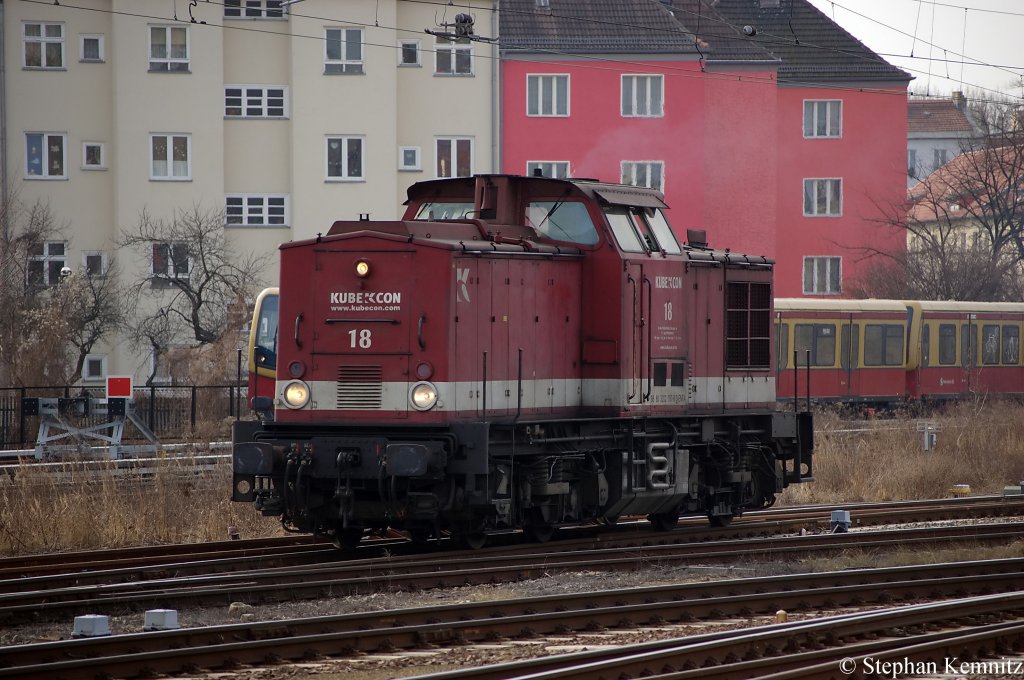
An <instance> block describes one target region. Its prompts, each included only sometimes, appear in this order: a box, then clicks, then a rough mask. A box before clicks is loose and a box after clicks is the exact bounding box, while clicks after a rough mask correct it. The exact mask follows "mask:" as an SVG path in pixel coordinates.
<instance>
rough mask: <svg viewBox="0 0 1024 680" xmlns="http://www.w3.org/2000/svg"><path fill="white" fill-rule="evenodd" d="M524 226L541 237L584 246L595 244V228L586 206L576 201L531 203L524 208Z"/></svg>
mask: <svg viewBox="0 0 1024 680" xmlns="http://www.w3.org/2000/svg"><path fill="white" fill-rule="evenodd" d="M526 225H527V226H529V227H533V228H534V229H536V230H537V233H538V234H540V235H541V236H546V237H547V238H549V239H552V240H555V241H568V242H569V243H578V244H580V245H584V246H592V245H594V244H596V243H597V241H598V236H597V228H596V227H595V226H594V221H593V220H591V219H590V213H589V212H587V206H585V205H584V204H583V203H580V202H578V201H531V202H530V203H529V205H527V206H526Z"/></svg>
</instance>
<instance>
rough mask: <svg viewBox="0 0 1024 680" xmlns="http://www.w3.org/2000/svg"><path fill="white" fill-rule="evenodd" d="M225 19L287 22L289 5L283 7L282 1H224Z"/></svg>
mask: <svg viewBox="0 0 1024 680" xmlns="http://www.w3.org/2000/svg"><path fill="white" fill-rule="evenodd" d="M272 13H273V16H271V14H272ZM224 18H225V19H233V20H237V19H248V20H250V21H259V20H263V21H287V20H288V5H284V6H283V7H282V5H281V0H224Z"/></svg>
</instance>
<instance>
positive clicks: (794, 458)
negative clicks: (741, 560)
mask: <svg viewBox="0 0 1024 680" xmlns="http://www.w3.org/2000/svg"><path fill="white" fill-rule="evenodd" d="M406 205H407V208H406V212H405V215H404V217H403V219H402V220H398V221H390V222H374V221H351V222H336V223H335V224H334V225H333V226H332V228H331V230H330V231H329V232H328V233H327V234H326V235H324V236H318V237H317V238H316V239H310V240H307V241H300V242H295V243H289V244H285V245H283V246H282V247H281V285H280V290H279V293H278V295H274V294H273V293H267V294H266V295H265V296H261V298H260V302H259V304H258V307H257V310H256V314H255V317H254V329H255V330H254V335H253V336H252V337H251V339H250V353H251V356H252V357H253V359H252V360H251V362H250V365H251V367H252V366H255V367H256V371H255V372H256V374H257V380H258V379H259V376H260V375H264V374H261V373H260V371H261V369H260V366H259V364H258V362H259V361H260V358H261V357H262V358H263V360H264V362H265V365H264V368H269V363H270V359H271V358H273V359H274V360H275V361H274V366H275V369H274V385H273V387H272V388H271V387H270V386H269V385H259V386H258V387H257V389H258V390H259V394H260V395H264V400H263V401H260V402H259V403H261V404H265V403H266V401H265V400H266V399H271V400H272V401H273V406H274V415H273V419H272V420H271V419H270V418H267V417H264V418H263V419H262V420H261V421H259V422H242V423H239V424H238V425H237V426H236V428H235V432H234V491H233V499H234V500H236V501H247V502H254V503H255V504H256V506H257V507H258V508H259V509H260V510H261V511H262V512H264V513H265V514H271V515H280V516H281V518H282V521H283V523H284V525H285V527H286V528H288V529H291V530H295V531H306V532H315V533H326V534H330V535H333V536H334V537H335V539H336V540H337V542H338V543H339V544H347V545H351V544H354V543H356V542H358V540H359V538H360V537H362V536H363V534H364V533H365V532H366V531H367V530H371V531H383V530H385V529H388V528H395V529H402V530H406V531H408V532H410V534H411V535H412V536H413V538H414V539H417V540H426V539H430V538H435V539H439V538H441V537H442V536H449V535H451V536H453V537H456V538H460V539H461V540H463V541H464V542H466V543H468V544H470V545H478V544H480V543H482V541H483V540H484V539H485V538H486V535H487V534H489V533H493V532H499V531H511V530H522V531H523V532H524V533H525V534H526V535H528V536H531V537H533V538H535V539H545V538H548V537H550V535H551V533H552V532H553V530H554V529H555V528H557V527H559V526H562V525H567V524H579V523H585V522H603V523H608V522H612V521H614V520H616V519H617V518H619V517H621V516H625V515H645V516H648V517H649V518H650V519H651V521H652V523H653V524H654V525H655V526H656V527H657V528H662V529H667V528H670V527H671V526H672V525H674V524H675V521H676V519H677V518H678V517H679V516H680V515H682V514H706V515H707V516H708V517H709V518H711V520H712V521H713V522H715V523H720V524H723V523H726V522H728V520H729V519H731V518H732V517H733V516H734V515H736V514H739V513H741V512H743V510H745V509H748V508H760V507H765V506H767V505H770V504H771V503H772V502H773V501H774V497H775V494H776V493H777V492H778V491H779V490H781V489H782V488H783V487H784V486H785V485H787V484H789V483H793V482H799V481H806V480H808V479H809V478H810V474H811V465H810V461H811V458H810V452H811V449H812V435H811V427H810V416H809V414H794V413H776V412H775V410H774V401H775V395H774V373H773V370H772V369H773V366H772V362H771V358H772V357H771V352H770V347H771V327H772V326H771V323H770V320H771V315H772V305H771V272H772V263H771V262H770V261H769V260H767V259H765V258H758V257H747V256H742V255H735V254H731V253H728V252H720V251H714V250H711V249H709V248H707V247H705V246H703V245H700V246H698V245H693V246H691V245H681V244H680V243H679V242H678V240H677V239H676V237H675V235H674V232H673V231H672V228H671V227H670V225H669V222H668V220H667V218H666V215H665V211H666V209H667V206H666V205H665V204H664V202H663V199H662V197H661V194H660V193H658V192H656V191H653V190H650V189H644V188H637V187H625V186H621V185H612V184H606V183H601V182H596V181H591V180H571V181H566V180H554V179H548V178H539V177H514V176H506V175H484V176H479V177H476V178H458V179H450V180H436V181H430V182H422V183H419V184H416V185H413V186H412V187H410V189H409V200H408V201H407V204H406ZM275 315H276V316H275ZM278 318H279V319H280V322H279V323H278V324H275V323H274V322H275V321H277V319H278ZM271 326H274V329H273V333H270V327H271ZM277 326H279V328H280V332H277V331H278V328H277ZM257 331H258V332H257ZM270 337H273V339H274V342H273V346H272V347H271V346H269V345H270V343H269V342H268V338H270ZM255 401H256V400H255V399H254V402H255Z"/></svg>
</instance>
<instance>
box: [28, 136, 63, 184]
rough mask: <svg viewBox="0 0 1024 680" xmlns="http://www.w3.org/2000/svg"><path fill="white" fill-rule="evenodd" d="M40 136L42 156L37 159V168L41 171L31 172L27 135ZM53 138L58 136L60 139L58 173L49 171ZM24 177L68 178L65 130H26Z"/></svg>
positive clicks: (31, 178) (35, 178)
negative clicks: (59, 168) (59, 170)
mask: <svg viewBox="0 0 1024 680" xmlns="http://www.w3.org/2000/svg"><path fill="white" fill-rule="evenodd" d="M35 136H39V137H41V139H40V142H42V157H40V158H39V159H38V160H39V169H40V170H41V172H39V173H32V158H31V157H30V156H29V137H35ZM53 138H60V140H61V144H60V147H61V151H60V154H61V159H60V167H61V172H60V174H56V173H51V172H50V169H51V168H50V161H51V157H50V153H51V151H52V150H51V149H50V144H51V143H52V139H53ZM24 167H25V179H28V180H44V181H45V180H66V179H67V178H68V134H67V133H66V132H37V131H32V132H26V133H25V166H24Z"/></svg>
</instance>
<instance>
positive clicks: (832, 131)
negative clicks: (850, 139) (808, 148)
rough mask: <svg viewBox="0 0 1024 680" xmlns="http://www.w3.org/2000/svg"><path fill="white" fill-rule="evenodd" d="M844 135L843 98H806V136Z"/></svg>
mask: <svg viewBox="0 0 1024 680" xmlns="http://www.w3.org/2000/svg"><path fill="white" fill-rule="evenodd" d="M842 135H843V102H842V100H840V99H826V100H814V99H805V100H804V137H807V138H813V137H841V136H842Z"/></svg>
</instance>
